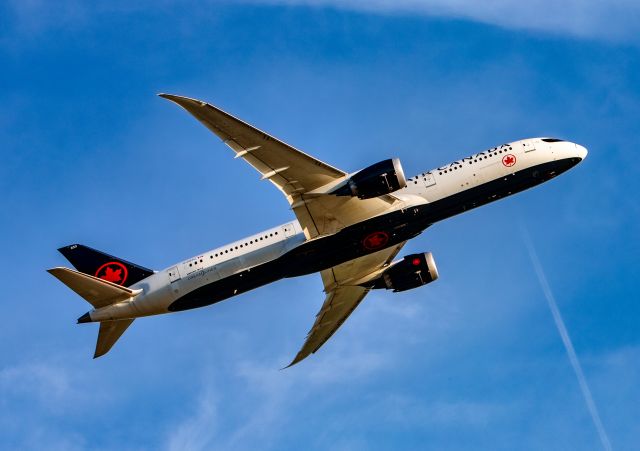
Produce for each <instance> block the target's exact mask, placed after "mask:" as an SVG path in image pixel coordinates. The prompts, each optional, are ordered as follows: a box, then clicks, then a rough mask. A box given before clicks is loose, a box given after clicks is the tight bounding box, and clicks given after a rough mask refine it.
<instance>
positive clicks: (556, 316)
mask: <svg viewBox="0 0 640 451" xmlns="http://www.w3.org/2000/svg"><path fill="white" fill-rule="evenodd" d="M522 235H523V238H524V242H525V244H526V246H527V249H528V251H529V258H531V263H532V264H533V268H534V269H535V271H536V275H537V276H538V280H539V281H540V286H541V287H542V291H543V292H544V296H545V298H546V299H547V304H548V305H549V309H550V310H551V314H552V315H553V321H554V322H555V323H556V327H557V328H558V333H559V334H560V338H562V343H564V347H565V349H566V351H567V355H568V356H569V361H570V362H571V366H572V367H573V371H574V372H575V373H576V378H577V379H578V384H579V385H580V390H581V391H582V396H583V397H584V402H585V403H586V404H587V409H589V413H590V414H591V419H592V420H593V424H594V425H595V427H596V429H597V431H598V435H599V436H600V441H601V442H602V447H603V448H604V449H605V450H606V451H611V442H610V441H609V437H608V436H607V431H605V429H604V426H603V424H602V421H601V420H600V414H599V413H598V408H597V407H596V403H595V402H594V401H593V396H592V395H591V390H589V385H588V384H587V379H586V378H585V376H584V373H583V372H582V367H581V366H580V362H579V361H578V356H577V355H576V351H575V349H574V348H573V344H572V343H571V338H569V332H567V328H566V327H565V325H564V321H563V320H562V315H560V310H559V309H558V304H556V300H555V298H554V297H553V292H552V291H551V287H550V286H549V283H548V282H547V278H546V277H545V275H544V271H543V270H542V265H541V264H540V260H538V255H537V254H536V251H535V249H534V247H533V243H532V242H531V238H530V237H529V233H528V232H527V229H526V228H525V227H524V226H523V227H522Z"/></svg>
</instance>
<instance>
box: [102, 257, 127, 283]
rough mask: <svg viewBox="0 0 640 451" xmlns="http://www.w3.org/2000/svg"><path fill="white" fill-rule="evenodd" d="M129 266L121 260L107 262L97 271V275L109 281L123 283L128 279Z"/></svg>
mask: <svg viewBox="0 0 640 451" xmlns="http://www.w3.org/2000/svg"><path fill="white" fill-rule="evenodd" d="M127 275H128V274H127V267H126V266H124V265H123V264H122V263H120V262H109V263H105V264H104V265H102V266H101V267H99V268H98V270H97V271H96V277H98V278H99V279H102V280H106V281H107V282H112V283H117V284H119V285H123V284H124V282H125V280H127Z"/></svg>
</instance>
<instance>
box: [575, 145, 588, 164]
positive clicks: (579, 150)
mask: <svg viewBox="0 0 640 451" xmlns="http://www.w3.org/2000/svg"><path fill="white" fill-rule="evenodd" d="M575 146H576V151H577V154H578V158H580V160H584V159H585V157H586V156H587V154H588V153H589V152H588V151H587V148H586V147H584V146H581V145H580V144H576V145H575Z"/></svg>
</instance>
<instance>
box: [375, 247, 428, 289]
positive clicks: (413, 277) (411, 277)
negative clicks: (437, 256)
mask: <svg viewBox="0 0 640 451" xmlns="http://www.w3.org/2000/svg"><path fill="white" fill-rule="evenodd" d="M437 278H438V268H437V267H436V262H435V261H434V259H433V255H432V254H431V252H425V253H423V254H411V255H407V256H406V257H404V258H403V259H402V260H400V261H398V262H396V263H394V264H392V265H391V266H390V267H389V268H388V269H386V270H385V271H384V272H383V273H382V276H380V278H378V279H376V280H375V281H374V285H373V288H385V289H387V290H393V291H394V292H397V291H406V290H411V289H413V288H418V287H421V286H422V285H426V284H428V283H431V282H433V281H434V280H436V279H437Z"/></svg>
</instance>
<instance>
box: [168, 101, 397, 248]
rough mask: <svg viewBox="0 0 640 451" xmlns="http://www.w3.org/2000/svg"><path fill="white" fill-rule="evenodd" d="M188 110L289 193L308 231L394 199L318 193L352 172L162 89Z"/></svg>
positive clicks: (374, 210)
mask: <svg viewBox="0 0 640 451" xmlns="http://www.w3.org/2000/svg"><path fill="white" fill-rule="evenodd" d="M160 97H163V98H165V99H168V100H171V101H172V102H175V103H176V104H178V105H180V106H181V107H182V108H184V109H185V110H187V111H188V112H189V113H190V114H191V115H193V116H194V117H195V118H196V119H197V120H198V121H200V122H201V123H202V124H203V125H204V126H205V127H207V128H208V129H209V130H211V131H212V132H213V133H215V134H216V135H217V136H218V137H220V139H222V141H223V142H224V143H225V144H226V145H227V146H229V147H230V148H231V149H232V150H233V151H234V152H235V154H236V155H235V158H242V159H243V160H244V161H246V162H247V163H249V164H250V165H251V166H253V167H254V168H255V169H256V170H257V171H258V172H259V173H260V174H261V179H262V180H269V181H270V182H271V183H273V184H274V185H275V186H276V187H277V188H278V189H279V190H280V191H282V193H283V194H284V195H285V196H286V197H287V201H288V202H289V205H290V206H291V209H292V210H293V212H294V213H295V215H296V217H297V218H298V221H299V222H300V225H301V226H302V229H303V231H304V233H305V236H306V237H307V238H308V239H310V238H315V237H317V236H319V235H328V234H332V233H336V232H338V231H339V230H340V229H342V228H344V227H346V226H349V225H351V224H355V223H357V222H359V221H362V220H364V219H367V218H370V217H372V216H376V215H379V214H381V213H384V212H385V211H387V210H388V209H389V208H390V206H391V204H393V203H394V202H395V199H394V198H393V197H391V196H382V197H379V198H373V199H358V198H352V197H346V196H345V197H342V196H333V195H318V194H317V193H313V191H314V190H316V189H318V188H321V187H324V186H331V185H332V184H337V183H340V182H341V181H343V180H345V179H346V178H347V176H348V174H347V173H346V172H344V171H342V170H340V169H337V168H335V167H333V166H330V165H329V164H327V163H325V162H323V161H320V160H318V159H317V158H314V157H312V156H311V155H308V154H306V153H304V152H302V151H300V150H298V149H296V148H294V147H292V146H290V145H288V144H286V143H284V142H283V141H280V140H279V139H277V138H275V137H273V136H270V135H269V134H267V133H265V132H263V131H262V130H259V129H257V128H255V127H253V126H252V125H249V124H247V123H246V122H244V121H242V120H240V119H238V118H236V117H234V116H232V115H231V114H229V113H227V112H225V111H222V110H221V109H220V108H217V107H215V106H213V105H210V104H208V103H207V102H203V101H201V100H196V99H190V98H188V97H183V96H177V95H173V94H160Z"/></svg>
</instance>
